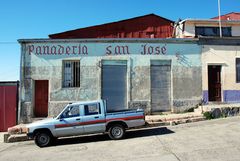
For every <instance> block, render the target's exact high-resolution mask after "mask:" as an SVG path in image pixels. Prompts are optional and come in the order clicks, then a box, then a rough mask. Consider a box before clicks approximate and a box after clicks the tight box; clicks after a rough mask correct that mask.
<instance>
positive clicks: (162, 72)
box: [151, 61, 171, 112]
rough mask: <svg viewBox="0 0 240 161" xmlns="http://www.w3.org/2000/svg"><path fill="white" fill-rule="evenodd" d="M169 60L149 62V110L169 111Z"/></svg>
mask: <svg viewBox="0 0 240 161" xmlns="http://www.w3.org/2000/svg"><path fill="white" fill-rule="evenodd" d="M170 90H171V62H170V61H152V62H151V111H152V112H165V111H170V110H171V106H170V96H171V95H170V94H171V92H170Z"/></svg>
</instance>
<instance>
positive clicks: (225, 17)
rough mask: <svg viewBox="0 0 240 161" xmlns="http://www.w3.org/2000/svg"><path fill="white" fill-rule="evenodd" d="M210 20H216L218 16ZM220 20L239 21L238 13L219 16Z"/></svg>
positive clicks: (239, 15)
mask: <svg viewBox="0 0 240 161" xmlns="http://www.w3.org/2000/svg"><path fill="white" fill-rule="evenodd" d="M212 19H218V16H217V17H213V18H212ZM221 20H240V12H231V13H228V14H225V15H221Z"/></svg>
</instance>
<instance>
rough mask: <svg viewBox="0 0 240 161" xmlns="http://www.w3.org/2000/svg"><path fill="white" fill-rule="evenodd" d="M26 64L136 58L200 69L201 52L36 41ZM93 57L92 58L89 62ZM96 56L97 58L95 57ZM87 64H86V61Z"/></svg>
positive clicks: (192, 47) (185, 47)
mask: <svg viewBox="0 0 240 161" xmlns="http://www.w3.org/2000/svg"><path fill="white" fill-rule="evenodd" d="M24 53H25V56H26V57H25V58H26V62H27V63H26V65H28V66H43V65H45V66H46V65H47V64H51V65H53V64H54V65H56V66H61V63H62V62H61V60H62V59H68V58H69V59H78V58H84V59H86V60H88V64H91V63H92V62H94V61H95V60H96V59H99V58H98V57H105V58H107V57H109V58H111V57H117V56H120V57H122V58H123V57H125V56H126V57H132V58H134V59H135V58H137V57H139V58H142V57H149V58H151V59H166V60H172V63H173V64H174V65H179V66H185V67H192V66H200V65H201V62H200V61H199V60H200V53H201V49H200V47H199V46H198V45H197V44H183V43H179V44H178V43H151V42H150V43H145V42H125V43H122V42H113V43H111V42H110V43H107V42H36V43H34V42H32V43H27V44H26V46H25V47H24ZM90 57H92V58H91V59H89V58H90ZM93 57H95V58H93ZM147 61H148V60H147V59H138V61H136V65H143V64H145V65H146V62H147ZM82 63H83V61H82Z"/></svg>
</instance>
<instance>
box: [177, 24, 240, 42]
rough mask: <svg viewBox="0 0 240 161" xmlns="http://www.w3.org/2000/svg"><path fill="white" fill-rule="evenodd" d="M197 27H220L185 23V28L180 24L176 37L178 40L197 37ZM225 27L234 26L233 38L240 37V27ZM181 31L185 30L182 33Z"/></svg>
mask: <svg viewBox="0 0 240 161" xmlns="http://www.w3.org/2000/svg"><path fill="white" fill-rule="evenodd" d="M195 26H215V27H218V24H216V23H214V24H210V23H206V22H205V23H199V22H196V23H187V22H186V23H185V26H183V24H180V25H179V26H178V27H177V28H176V37H177V38H185V37H195ZM222 26H223V27H225V26H232V36H240V25H227V24H223V25H222ZM181 29H184V31H182V30H181Z"/></svg>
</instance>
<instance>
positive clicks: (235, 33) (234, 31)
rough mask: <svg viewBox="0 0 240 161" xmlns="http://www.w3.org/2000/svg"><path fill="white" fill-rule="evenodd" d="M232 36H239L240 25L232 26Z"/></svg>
mask: <svg viewBox="0 0 240 161" xmlns="http://www.w3.org/2000/svg"><path fill="white" fill-rule="evenodd" d="M232 36H240V26H232Z"/></svg>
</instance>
